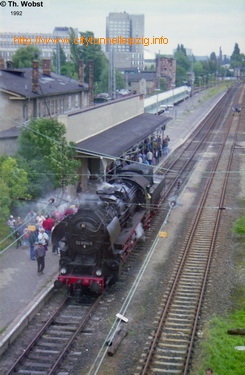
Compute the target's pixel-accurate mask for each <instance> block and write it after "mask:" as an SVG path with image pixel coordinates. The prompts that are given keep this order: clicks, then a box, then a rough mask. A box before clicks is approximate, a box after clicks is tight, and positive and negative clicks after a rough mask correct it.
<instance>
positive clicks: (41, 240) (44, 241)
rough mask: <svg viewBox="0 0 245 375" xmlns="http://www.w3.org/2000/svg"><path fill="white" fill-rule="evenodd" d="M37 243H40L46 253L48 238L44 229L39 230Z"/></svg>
mask: <svg viewBox="0 0 245 375" xmlns="http://www.w3.org/2000/svg"><path fill="white" fill-rule="evenodd" d="M37 242H38V243H41V244H42V245H43V246H44V248H45V250H46V251H48V243H49V237H48V235H47V233H46V232H45V229H44V228H43V227H42V228H40V229H39V234H38V237H37Z"/></svg>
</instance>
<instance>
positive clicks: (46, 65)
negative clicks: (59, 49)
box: [43, 59, 51, 77]
mask: <svg viewBox="0 0 245 375" xmlns="http://www.w3.org/2000/svg"><path fill="white" fill-rule="evenodd" d="M43 74H44V75H45V76H49V77H50V76H51V60H50V59H43Z"/></svg>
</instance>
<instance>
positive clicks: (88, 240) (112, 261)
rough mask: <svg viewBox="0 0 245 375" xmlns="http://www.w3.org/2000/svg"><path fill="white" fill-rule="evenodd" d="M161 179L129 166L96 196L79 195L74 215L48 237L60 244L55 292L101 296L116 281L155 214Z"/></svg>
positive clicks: (146, 167)
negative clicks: (63, 291)
mask: <svg viewBox="0 0 245 375" xmlns="http://www.w3.org/2000/svg"><path fill="white" fill-rule="evenodd" d="M163 184H164V177H163V176H158V175H157V176H153V167H152V166H149V165H145V164H136V163H135V164H130V165H127V166H126V167H124V168H122V169H121V171H120V173H117V174H116V175H115V176H112V177H111V179H110V180H109V182H108V183H105V184H104V186H103V185H102V186H101V188H99V189H98V190H97V192H96V194H88V195H86V194H83V195H84V201H83V202H82V203H81V204H80V206H79V209H78V211H77V213H76V214H73V215H72V214H71V215H69V216H67V217H66V218H65V219H63V220H62V221H61V222H60V223H59V224H58V225H57V226H56V227H55V228H54V231H53V233H52V242H53V244H55V245H57V244H58V243H60V241H62V243H63V245H64V246H63V248H61V251H60V262H59V263H60V272H59V276H58V279H57V280H56V281H55V287H56V288H61V287H62V286H63V285H66V286H67V287H68V289H69V293H70V294H71V295H75V296H76V295H78V296H79V295H80V294H82V293H83V292H84V291H85V290H89V291H90V292H94V293H96V294H100V293H102V292H103V290H104V288H105V286H106V285H111V284H113V283H115V282H116V280H117V279H118V277H119V275H120V270H121V266H122V264H123V263H124V262H125V261H126V259H127V256H128V255H129V254H130V252H131V251H132V249H133V248H134V246H135V244H136V242H137V240H138V238H139V237H140V232H143V230H144V229H145V228H147V227H148V226H149V223H150V221H151V220H152V217H153V216H154V215H155V214H156V211H157V208H158V205H159V202H160V200H161V193H162V190H163Z"/></svg>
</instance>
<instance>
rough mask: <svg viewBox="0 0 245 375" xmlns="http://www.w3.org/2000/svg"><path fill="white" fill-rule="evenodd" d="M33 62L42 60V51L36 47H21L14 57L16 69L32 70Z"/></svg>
mask: <svg viewBox="0 0 245 375" xmlns="http://www.w3.org/2000/svg"><path fill="white" fill-rule="evenodd" d="M33 60H40V50H39V48H38V47H36V46H27V47H21V48H19V49H17V51H16V52H15V53H14V55H13V57H12V61H13V65H14V67H15V68H31V67H32V62H33Z"/></svg>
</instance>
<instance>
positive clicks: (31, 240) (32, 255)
mask: <svg viewBox="0 0 245 375" xmlns="http://www.w3.org/2000/svg"><path fill="white" fill-rule="evenodd" d="M28 240H29V244H30V259H31V260H36V258H35V249H34V245H35V242H36V235H35V232H33V231H32V230H29V237H28Z"/></svg>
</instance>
